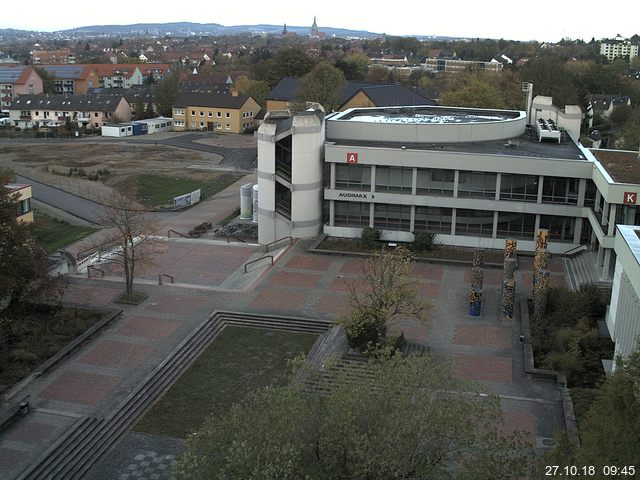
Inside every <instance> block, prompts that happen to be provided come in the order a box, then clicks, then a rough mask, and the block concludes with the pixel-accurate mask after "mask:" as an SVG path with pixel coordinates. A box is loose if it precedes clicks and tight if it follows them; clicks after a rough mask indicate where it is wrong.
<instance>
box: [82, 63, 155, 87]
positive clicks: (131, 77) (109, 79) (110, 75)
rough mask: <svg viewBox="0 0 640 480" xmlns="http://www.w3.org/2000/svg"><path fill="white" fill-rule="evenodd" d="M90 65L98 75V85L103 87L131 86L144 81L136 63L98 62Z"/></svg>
mask: <svg viewBox="0 0 640 480" xmlns="http://www.w3.org/2000/svg"><path fill="white" fill-rule="evenodd" d="M91 67H92V68H93V69H94V70H95V72H96V74H97V75H98V82H99V84H98V86H100V87H103V88H131V87H132V86H133V85H142V83H143V82H144V75H143V74H142V72H141V71H140V68H139V65H136V64H132V63H122V64H111V63H99V64H92V65H91Z"/></svg>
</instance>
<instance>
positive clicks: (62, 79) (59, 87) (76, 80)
mask: <svg viewBox="0 0 640 480" xmlns="http://www.w3.org/2000/svg"><path fill="white" fill-rule="evenodd" d="M39 68H42V69H43V70H45V71H47V72H48V73H49V74H51V75H52V76H53V86H54V91H55V93H58V94H63V95H85V94H86V93H87V91H88V90H89V89H90V88H94V87H98V86H100V82H99V77H98V74H97V73H96V72H95V70H94V69H93V66H92V65H40V66H39Z"/></svg>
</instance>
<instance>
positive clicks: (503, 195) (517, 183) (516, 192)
mask: <svg viewBox="0 0 640 480" xmlns="http://www.w3.org/2000/svg"><path fill="white" fill-rule="evenodd" d="M500 200H519V201H525V202H536V201H537V200H538V176H537V175H512V174H508V173H503V174H502V177H501V179H500Z"/></svg>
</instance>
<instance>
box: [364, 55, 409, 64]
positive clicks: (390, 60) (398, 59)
mask: <svg viewBox="0 0 640 480" xmlns="http://www.w3.org/2000/svg"><path fill="white" fill-rule="evenodd" d="M371 63H373V64H374V65H384V66H385V67H406V66H407V65H409V60H408V59H407V56H406V55H393V54H386V55H382V57H381V58H372V59H371Z"/></svg>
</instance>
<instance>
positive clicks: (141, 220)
mask: <svg viewBox="0 0 640 480" xmlns="http://www.w3.org/2000/svg"><path fill="white" fill-rule="evenodd" d="M136 199H137V189H136V188H135V187H126V188H125V189H122V190H121V191H115V190H114V191H113V193H112V196H111V198H110V201H109V203H108V205H107V206H106V207H105V209H104V212H103V213H102V214H101V216H100V219H101V221H102V223H103V225H105V226H106V227H110V228H109V230H108V234H107V240H106V242H105V244H107V245H109V246H111V247H112V248H113V250H112V251H111V252H110V254H111V255H110V258H109V263H112V264H115V265H116V266H117V267H119V268H120V269H122V272H123V273H124V279H125V295H126V298H127V299H129V300H131V299H133V297H134V293H133V278H134V276H135V273H136V269H137V268H138V267H141V266H144V265H149V264H151V263H153V257H154V256H155V254H156V249H155V248H154V247H155V243H154V241H153V235H154V232H155V231H156V222H155V220H154V218H153V217H152V216H151V215H150V214H149V212H147V211H145V210H143V209H142V208H141V207H140V206H139V204H138V203H137V202H136Z"/></svg>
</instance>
